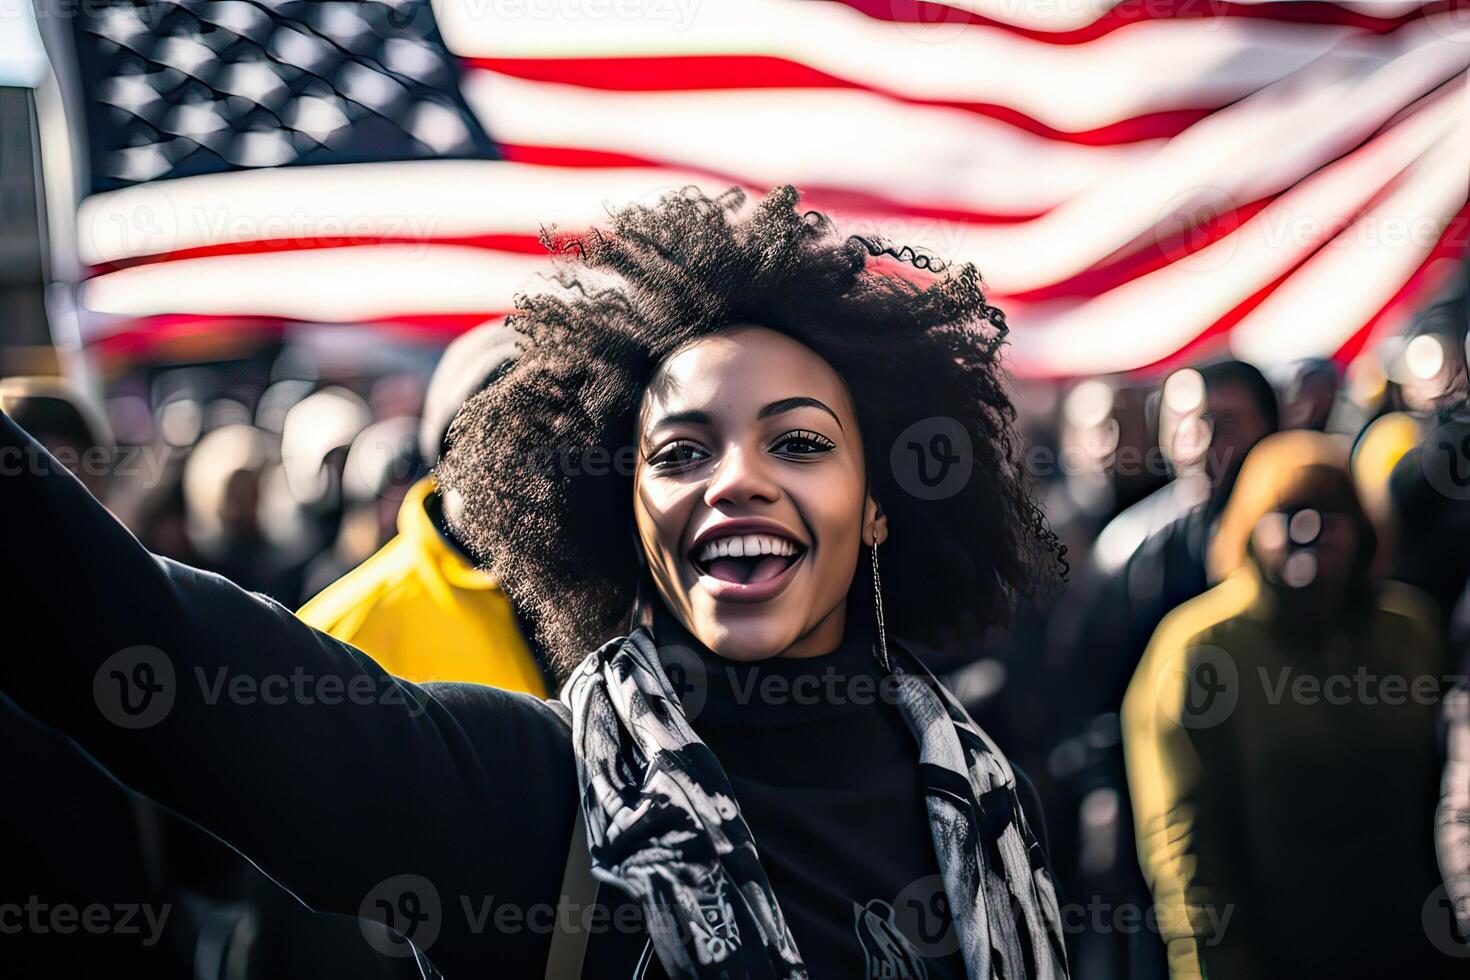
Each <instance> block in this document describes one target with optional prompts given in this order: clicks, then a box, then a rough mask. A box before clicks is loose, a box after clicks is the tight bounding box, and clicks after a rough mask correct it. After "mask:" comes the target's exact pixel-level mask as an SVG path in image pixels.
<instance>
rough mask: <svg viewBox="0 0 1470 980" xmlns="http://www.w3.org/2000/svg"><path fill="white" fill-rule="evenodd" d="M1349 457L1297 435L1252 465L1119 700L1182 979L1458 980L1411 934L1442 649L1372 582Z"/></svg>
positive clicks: (1414, 613)
mask: <svg viewBox="0 0 1470 980" xmlns="http://www.w3.org/2000/svg"><path fill="white" fill-rule="evenodd" d="M1346 463H1347V445H1346V443H1345V441H1341V440H1339V439H1337V438H1334V437H1329V436H1324V435H1321V434H1319V433H1315V432H1308V431H1292V432H1284V433H1281V434H1278V435H1275V436H1272V437H1270V438H1268V439H1266V440H1263V441H1262V442H1261V443H1260V444H1259V445H1258V446H1257V447H1256V448H1255V449H1254V450H1253V451H1252V452H1251V454H1250V456H1249V457H1248V458H1247V460H1246V462H1245V467H1244V469H1243V470H1242V472H1241V473H1240V476H1239V480H1238V481H1237V483H1236V486H1235V490H1234V492H1233V494H1232V495H1231V498H1230V501H1229V503H1228V505H1227V506H1226V508H1225V512H1224V514H1223V515H1222V517H1221V520H1220V526H1219V530H1218V531H1217V533H1216V535H1215V538H1214V540H1213V542H1212V543H1211V546H1210V554H1209V560H1210V566H1211V572H1212V575H1213V577H1215V578H1216V579H1217V580H1218V581H1219V583H1220V584H1218V585H1217V586H1215V587H1214V588H1213V589H1211V590H1210V591H1208V592H1206V593H1205V594H1203V595H1201V596H1199V597H1197V598H1195V599H1193V600H1191V601H1189V602H1187V603H1185V604H1183V605H1182V606H1180V607H1179V608H1178V609H1176V610H1174V611H1173V612H1172V613H1170V614H1169V616H1168V617H1166V618H1165V620H1164V622H1163V623H1162V624H1161V625H1160V627H1159V630H1158V632H1157V633H1156V634H1155V636H1154V638H1153V640H1152V642H1150V644H1149V647H1148V651H1147V653H1146V654H1145V656H1144V659H1143V662H1142V663H1141V664H1140V665H1139V669H1138V672H1137V674H1136V676H1135V677H1134V679H1133V682H1132V683H1131V684H1130V685H1129V688H1128V693H1127V697H1126V698H1125V700H1124V704H1123V736H1124V747H1125V754H1126V759H1127V768H1128V784H1129V789H1130V791H1131V794H1132V801H1133V809H1134V813H1135V820H1136V823H1137V836H1138V854H1139V859H1140V863H1141V865H1142V867H1143V870H1144V874H1145V876H1146V877H1147V879H1148V881H1149V884H1150V886H1151V887H1152V890H1153V895H1154V900H1155V908H1156V911H1157V915H1158V921H1159V928H1160V932H1161V934H1162V936H1163V938H1164V941H1165V943H1166V944H1167V949H1168V959H1169V967H1170V971H1171V973H1172V975H1173V977H1175V978H1176V980H1179V978H1197V977H1252V978H1255V977H1289V978H1292V980H1306V978H1315V977H1322V978H1328V977H1332V978H1336V977H1344V976H1412V977H1416V978H1430V977H1440V976H1452V975H1461V974H1462V972H1463V965H1462V964H1460V963H1457V962H1456V961H1455V960H1454V959H1452V958H1450V957H1448V956H1447V955H1445V954H1443V953H1441V952H1440V951H1439V950H1438V949H1436V947H1435V945H1434V944H1433V942H1432V941H1431V938H1430V937H1429V936H1428V935H1426V932H1425V929H1424V925H1423V922H1422V921H1421V917H1422V915H1423V909H1424V907H1425V904H1426V902H1427V901H1429V900H1430V898H1431V896H1432V895H1433V894H1434V892H1435V889H1436V887H1437V885H1438V881H1439V878H1438V873H1437V871H1436V868H1435V863H1434V846H1433V840H1432V832H1431V831H1432V821H1431V819H1430V815H1431V814H1432V812H1433V807H1434V800H1435V788H1436V782H1437V779H1438V775H1439V774H1438V753H1437V750H1436V744H1435V713H1436V701H1437V699H1438V696H1439V693H1440V692H1439V686H1440V682H1441V674H1440V671H1439V663H1440V659H1441V656H1442V653H1441V648H1442V645H1443V640H1442V637H1441V634H1440V630H1439V626H1438V623H1437V622H1436V620H1435V617H1434V614H1433V612H1432V610H1431V608H1430V606H1429V604H1428V602H1427V601H1426V600H1425V598H1424V597H1423V596H1422V594H1420V593H1419V592H1417V591H1416V590H1414V589H1412V588H1410V587H1408V586H1404V585H1401V584H1399V583H1394V582H1388V581H1382V580H1375V579H1374V578H1373V577H1372V576H1371V574H1370V572H1369V568H1370V566H1371V563H1372V560H1373V552H1374V548H1375V546H1376V541H1375V535H1374V532H1373V528H1372V525H1371V523H1370V522H1369V521H1368V519H1367V516H1366V515H1365V514H1364V512H1363V510H1362V507H1361V505H1360V504H1359V501H1358V498H1357V495H1356V493H1355V491H1354V489H1353V484H1352V480H1351V478H1350V477H1349V476H1348V473H1347V468H1346ZM1410 692H1413V693H1412V694H1411V693H1410Z"/></svg>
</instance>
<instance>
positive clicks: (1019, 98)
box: [435, 0, 1359, 131]
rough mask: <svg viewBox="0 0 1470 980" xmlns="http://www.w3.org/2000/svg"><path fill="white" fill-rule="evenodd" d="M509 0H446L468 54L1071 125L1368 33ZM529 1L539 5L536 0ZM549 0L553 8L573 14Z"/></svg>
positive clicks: (1250, 80)
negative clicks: (1075, 37) (841, 87)
mask: <svg viewBox="0 0 1470 980" xmlns="http://www.w3.org/2000/svg"><path fill="white" fill-rule="evenodd" d="M505 2H507V0H441V2H439V3H437V4H436V5H435V7H436V9H437V10H438V12H439V23H440V25H441V28H442V30H443V33H444V37H445V39H446V41H447V43H448V44H449V46H450V47H451V48H452V49H453V50H454V51H455V52H456V53H457V54H460V55H463V56H467V57H497V58H584V57H640V56H666V55H714V54H724V55H769V56H774V57H780V58H786V59H789V60H792V61H796V62H800V63H802V64H805V65H808V66H810V67H812V68H816V69H818V70H820V71H824V72H827V73H829V74H832V75H835V76H838V77H840V78H844V79H848V80H851V81H854V82H857V83H859V84H864V85H868V86H871V87H874V88H878V89H881V90H883V91H889V92H894V93H897V94H899V95H901V96H904V97H911V98H920V99H938V100H961V101H965V102H984V103H991V104H995V105H1002V106H1006V107H1008V108H1012V109H1016V110H1019V111H1020V112H1022V113H1025V114H1026V115H1028V116H1030V117H1031V118H1033V119H1037V120H1040V121H1041V122H1043V123H1045V124H1047V125H1050V126H1052V127H1055V128H1057V129H1061V130H1064V131H1077V130H1087V129H1092V128H1095V127H1098V126H1103V125H1107V124H1108V123H1112V122H1116V121H1118V120H1120V119H1128V118H1132V117H1134V116H1137V115H1141V114H1144V113H1150V112H1158V111H1164V110H1169V109H1192V108H1200V107H1205V108H1212V107H1215V106H1219V105H1223V104H1225V103H1227V102H1230V101H1233V100H1235V99H1237V98H1240V97H1241V96H1243V95H1245V94H1247V93H1249V92H1253V91H1255V90H1257V89H1259V88H1260V87H1261V86H1263V85H1267V84H1269V83H1271V82H1273V81H1275V80H1276V79H1278V78H1281V77H1283V76H1285V75H1287V74H1289V73H1290V72H1293V71H1295V70H1297V69H1298V68H1301V67H1302V66H1303V65H1306V64H1308V63H1309V62H1311V61H1312V60H1313V59H1314V58H1317V57H1318V56H1320V55H1321V54H1323V53H1324V52H1325V51H1327V50H1328V49H1329V48H1331V47H1332V45H1333V44H1335V43H1336V42H1337V41H1339V40H1341V39H1342V38H1344V37H1347V36H1350V35H1357V34H1358V33H1359V32H1357V31H1354V30H1353V29H1351V28H1340V27H1324V26H1318V25H1299V24H1282V23H1272V22H1260V21H1254V20H1249V19H1244V18H1225V19H1216V20H1208V19H1184V20H1168V21H1148V22H1144V23H1140V24H1135V25H1131V26H1129V27H1126V28H1122V29H1120V30H1117V31H1114V32H1112V33H1110V34H1108V35H1107V36H1105V37H1102V38H1099V39H1097V40H1095V41H1090V42H1087V43H1086V44H1078V45H1055V44H1050V43H1047V42H1045V41H1034V40H1030V39H1028V38H1023V37H1018V36H1016V35H1014V34H1011V33H1009V32H1007V31H1005V30H1001V29H997V28H988V27H973V26H969V27H965V26H960V25H921V24H902V23H889V22H884V21H878V20H874V19H872V18H870V17H867V16H866V15H864V14H862V13H860V12H858V11H856V10H854V9H852V8H850V7H846V6H844V5H842V4H838V3H793V2H791V0H683V2H685V3H687V4H689V7H688V9H687V11H684V12H681V11H680V10H679V9H678V8H677V6H676V3H677V0H627V3H629V4H630V5H632V7H633V8H634V10H636V11H643V15H642V16H611V15H610V14H606V15H604V16H595V15H593V14H591V13H588V14H587V15H585V16H564V17H562V18H561V19H559V20H552V19H551V18H549V17H546V16H540V17H538V16H531V15H527V16H519V17H505V16H495V13H496V9H495V8H496V6H497V5H498V4H503V3H505ZM526 2H527V3H528V4H529V5H530V6H531V7H532V8H533V9H534V7H535V5H536V3H537V2H538V0H526ZM547 2H548V4H549V9H550V10H555V11H561V12H562V13H567V12H569V11H571V10H572V9H573V8H572V7H570V6H567V5H566V4H562V3H555V2H553V0H547ZM640 4H643V5H644V6H640ZM610 6H611V7H613V8H616V5H610ZM563 8H565V9H563ZM586 9H588V10H597V9H604V10H605V9H607V8H603V7H599V6H598V5H596V4H589V5H587V7H586ZM686 14H687V17H686V16H685V15H686ZM957 27H958V29H956V28H957Z"/></svg>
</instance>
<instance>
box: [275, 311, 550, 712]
mask: <svg viewBox="0 0 1470 980" xmlns="http://www.w3.org/2000/svg"><path fill="white" fill-rule="evenodd" d="M517 350H518V348H517V346H516V334H515V333H514V331H512V330H510V328H508V327H505V326H503V325H502V324H499V323H495V324H487V325H485V326H481V327H477V328H475V329H474V330H472V331H470V332H468V333H466V334H464V335H463V336H461V337H459V338H458V339H456V340H455V341H454V342H453V343H451V344H450V345H449V347H448V348H446V349H445V351H444V356H443V357H442V358H441V359H440V361H439V365H438V366H437V367H436V368H435V370H434V376H433V378H432V379H431V380H430V382H429V390H428V393H427V395H426V397H425V404H424V425H423V427H422V429H421V432H420V437H419V438H420V442H421V445H422V447H423V453H424V457H425V459H426V460H428V461H430V462H431V463H432V462H433V461H434V460H436V459H438V457H439V456H440V455H441V454H442V452H443V451H444V449H445V448H447V443H448V438H449V427H450V423H451V422H452V421H453V418H454V415H455V413H456V412H458V411H459V407H460V406H461V405H463V404H464V402H465V400H466V399H467V398H469V397H470V396H472V395H474V394H475V393H477V392H478V391H480V390H481V389H482V388H484V387H485V386H487V385H489V384H490V383H492V382H493V381H494V380H495V379H496V378H497V377H498V376H499V375H500V374H501V373H502V372H503V371H505V370H506V369H507V368H508V367H509V366H510V364H511V363H512V362H513V360H514V358H515V355H516V353H517ZM450 506H451V507H452V503H451V504H450ZM445 511H446V502H445V500H444V497H443V496H442V495H441V494H440V493H439V492H438V490H437V488H436V486H435V484H434V481H433V479H432V478H431V477H426V478H425V479H423V480H421V481H419V482H418V483H417V484H415V485H414V487H413V488H412V489H411V490H410V491H409V492H408V494H407V495H406V496H405V497H404V500H403V505H402V507H401V508H400V509H399V511H398V534H397V535H396V536H395V537H394V538H393V539H392V540H391V541H389V542H388V543H387V544H385V545H384V546H383V547H382V548H381V549H379V550H378V552H377V553H376V554H374V555H373V556H372V557H371V558H369V559H368V560H367V561H365V562H363V563H362V564H361V565H359V566H358V567H357V568H355V569H353V570H352V571H351V572H348V573H347V574H346V575H344V576H343V577H342V578H340V579H338V580H337V581H336V582H334V583H332V584H331V585H329V586H328V587H327V588H326V589H324V590H322V592H321V593H319V594H318V595H317V596H316V597H315V598H313V599H312V600H311V601H310V602H308V603H306V605H304V606H302V607H301V610H300V611H299V612H298V613H297V615H298V616H300V617H301V619H302V620H304V621H305V622H307V623H308V624H310V625H311V626H314V627H316V628H317V629H319V630H321V631H322V632H324V633H330V634H331V635H332V636H335V637H336V638H338V639H339V640H344V641H346V642H348V643H351V644H352V645H353V646H356V647H358V648H359V649H361V650H363V651H365V652H366V653H367V654H368V655H369V656H371V657H372V658H373V659H374V660H376V661H377V662H378V663H379V664H381V665H382V666H383V667H384V668H385V669H387V670H388V671H389V672H390V673H393V674H396V675H397V676H399V677H403V678H406V679H408V680H411V681H415V682H420V683H421V682H424V681H469V682H472V683H477V684H489V685H491V686H493V687H500V688H505V689H507V690H513V691H525V692H527V693H529V694H534V695H536V696H538V697H545V696H546V694H547V693H548V690H549V688H550V686H551V685H550V682H549V677H548V674H547V672H546V671H545V670H543V668H542V666H541V661H540V659H539V658H538V657H536V656H535V655H534V653H533V652H532V649H531V647H530V645H529V644H528V643H527V641H526V639H525V637H524V635H523V633H522V630H521V625H520V623H519V622H518V621H517V618H516V612H515V609H514V608H513V607H512V605H511V602H510V600H509V598H507V596H506V595H505V593H504V592H502V591H501V589H500V587H499V586H498V585H497V584H496V582H495V581H494V580H493V579H492V578H491V577H490V576H488V575H486V574H485V573H484V572H482V571H480V570H479V569H478V568H477V567H475V564H474V561H473V560H472V559H471V558H470V556H469V554H468V552H466V551H465V550H464V549H463V548H462V547H461V546H460V545H459V544H458V542H456V541H455V540H454V535H453V532H452V531H451V530H450V521H449V520H448V519H447V518H446V514H445Z"/></svg>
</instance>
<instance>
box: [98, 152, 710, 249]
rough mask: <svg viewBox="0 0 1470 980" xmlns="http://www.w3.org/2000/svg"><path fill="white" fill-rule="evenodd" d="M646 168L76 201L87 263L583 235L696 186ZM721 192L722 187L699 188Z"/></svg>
mask: <svg viewBox="0 0 1470 980" xmlns="http://www.w3.org/2000/svg"><path fill="white" fill-rule="evenodd" d="M697 182H698V181H697V180H696V179H695V177H694V176H693V175H692V174H685V173H680V172H679V171H676V170H666V169H661V168H654V169H614V170H598V169H581V168H561V167H536V166H527V165H524V164H517V163H503V162H496V161H464V160H425V161H416V162H410V163H354V164H343V165H340V166H322V167H292V168H289V169H278V170H251V171H244V172H240V173H230V174H210V175H206V176H199V177H183V178H179V179H177V180H167V181H158V182H156V183H152V184H143V185H140V186H137V187H129V188H125V189H123V190H120V191H112V192H109V193H106V194H99V195H94V196H93V197H90V198H88V199H87V200H85V201H84V202H82V207H81V208H80V209H79V213H78V216H77V224H78V231H77V238H78V242H79V248H80V251H81V254H82V261H83V262H85V263H87V264H92V265H95V264H101V263H106V262H116V261H118V260H121V259H126V258H131V257H136V256H143V255H158V254H162V253H166V252H171V251H177V250H183V249H190V248H197V247H200V246H206V245H224V244H233V243H239V242H250V241H258V240H267V239H275V238H329V239H330V238H339V239H341V238H344V237H346V236H352V237H354V238H357V239H363V238H369V237H374V236H393V237H401V238H406V239H410V240H412V241H424V240H428V239H433V238H441V239H442V238H456V237H461V236H468V235H491V234H521V235H525V234H532V235H534V234H536V232H537V231H538V230H539V229H540V228H541V227H543V226H545V225H552V224H555V225H557V226H559V227H561V228H583V227H586V226H587V225H588V223H589V222H592V221H595V220H597V219H599V218H605V217H606V216H607V213H608V209H609V208H610V207H613V206H616V205H619V204H623V203H626V202H628V201H634V200H640V199H641V200H648V201H650V202H651V201H652V200H654V199H655V198H656V196H657V194H658V193H659V192H661V191H665V190H670V189H673V188H677V187H680V186H683V185H685V184H690V183H697ZM710 189H712V190H713V189H723V188H713V187H712V188H710Z"/></svg>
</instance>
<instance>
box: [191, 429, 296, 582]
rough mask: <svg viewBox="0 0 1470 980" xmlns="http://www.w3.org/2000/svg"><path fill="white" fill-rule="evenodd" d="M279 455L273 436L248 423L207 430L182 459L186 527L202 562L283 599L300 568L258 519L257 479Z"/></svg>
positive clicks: (258, 487) (262, 476) (258, 493)
mask: <svg viewBox="0 0 1470 980" xmlns="http://www.w3.org/2000/svg"><path fill="white" fill-rule="evenodd" d="M278 458H279V448H278V446H277V442H276V439H275V437H274V436H272V435H271V434H270V433H268V432H265V431H263V430H261V429H257V428H255V427H254V426H252V425H245V424H241V423H235V424H231V425H226V426H224V427H222V428H219V429H215V430H214V431H212V432H209V433H206V434H205V436H204V438H202V439H200V440H199V442H198V444H197V445H195V446H194V448H193V449H192V450H190V452H189V457H188V459H187V460H186V461H185V462H184V477H183V482H184V507H185V530H186V531H187V533H188V536H189V542H190V544H191V545H192V546H193V550H194V552H195V554H196V555H198V557H199V559H200V564H201V565H202V566H203V567H205V568H208V569H209V570H210V571H213V572H218V573H219V574H221V575H225V576H228V577H229V578H230V579H232V580H233V581H236V582H239V583H240V584H241V585H243V586H244V587H245V588H248V589H250V590H251V591H253V592H263V593H265V594H266V595H268V596H271V597H272V598H274V599H277V600H283V601H285V600H290V599H292V598H294V597H295V596H296V595H297V594H298V593H299V592H300V589H301V586H300V581H301V569H300V566H299V565H298V564H297V563H294V562H292V561H290V560H289V559H288V558H287V557H286V556H283V555H282V554H281V553H280V552H279V551H278V550H277V549H276V548H275V547H274V546H273V544H272V543H271V542H270V541H269V540H268V539H267V537H266V535H265V533H264V530H263V528H262V526H261V519H260V507H261V500H260V498H261V483H262V480H263V479H264V475H265V473H266V472H267V471H268V469H269V467H271V466H272V465H274V464H275V463H276V462H277V460H278Z"/></svg>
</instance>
